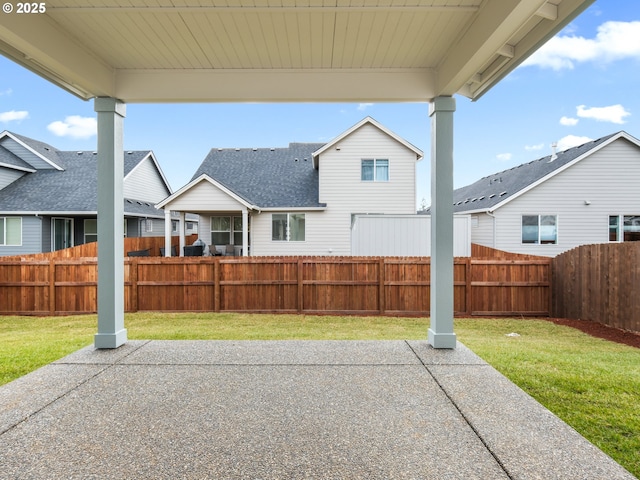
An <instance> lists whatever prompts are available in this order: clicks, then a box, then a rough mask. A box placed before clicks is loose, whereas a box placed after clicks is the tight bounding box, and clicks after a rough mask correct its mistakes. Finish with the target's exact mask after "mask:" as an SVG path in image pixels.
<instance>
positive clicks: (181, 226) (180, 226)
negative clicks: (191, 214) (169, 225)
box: [178, 212, 187, 252]
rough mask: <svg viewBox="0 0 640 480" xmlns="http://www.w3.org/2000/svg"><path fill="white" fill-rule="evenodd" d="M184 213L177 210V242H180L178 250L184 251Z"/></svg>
mask: <svg viewBox="0 0 640 480" xmlns="http://www.w3.org/2000/svg"><path fill="white" fill-rule="evenodd" d="M184 220H185V213H184V212H179V213H178V235H179V237H178V238H179V243H180V250H181V251H183V252H184V246H185V245H186V244H187V242H186V238H185V236H184V232H185V222H184Z"/></svg>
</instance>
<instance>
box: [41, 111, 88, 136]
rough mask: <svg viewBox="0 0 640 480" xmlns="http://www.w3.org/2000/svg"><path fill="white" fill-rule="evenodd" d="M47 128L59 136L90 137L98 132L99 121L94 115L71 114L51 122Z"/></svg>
mask: <svg viewBox="0 0 640 480" xmlns="http://www.w3.org/2000/svg"><path fill="white" fill-rule="evenodd" d="M47 129H48V130H49V131H50V132H52V133H53V134H54V135H57V136H59V137H71V138H89V137H92V136H94V135H95V134H96V133H97V131H98V122H97V120H96V119H95V118H93V117H81V116H79V115H71V116H69V117H66V118H65V119H64V121H60V120H58V121H55V122H53V123H50V124H49V125H47Z"/></svg>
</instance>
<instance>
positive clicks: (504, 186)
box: [453, 131, 640, 213]
mask: <svg viewBox="0 0 640 480" xmlns="http://www.w3.org/2000/svg"><path fill="white" fill-rule="evenodd" d="M619 138H625V139H626V140H628V141H630V142H632V143H634V144H636V145H637V146H639V147H640V142H639V141H638V140H637V139H635V138H634V137H632V136H631V135H629V134H627V133H626V132H623V131H621V132H618V133H613V134H611V135H607V136H605V137H602V138H599V139H597V140H593V141H590V142H587V143H584V144H582V145H579V146H577V147H573V148H570V149H568V150H564V151H562V152H558V153H557V154H555V155H548V156H546V157H542V158H539V159H537V160H533V161H531V162H528V163H524V164H522V165H518V166H516V167H513V168H510V169H509V170H503V171H502V172H498V173H494V174H492V175H487V176H486V177H483V178H481V179H480V180H478V181H477V182H475V183H472V184H471V185H467V186H465V187H462V188H458V189H456V190H455V191H454V192H453V202H454V206H453V211H454V212H456V213H459V212H465V213H477V212H486V211H489V212H491V211H494V210H496V209H497V208H500V207H501V206H503V205H504V204H506V203H508V202H510V201H511V200H513V199H515V198H517V197H519V196H520V195H522V194H524V193H525V192H527V191H528V190H530V189H531V188H533V187H535V186H537V185H539V184H540V183H542V182H544V181H546V180H548V179H549V178H551V177H553V176H555V175H557V174H558V173H560V172H562V171H563V170H565V169H567V168H569V167H571V166H572V165H574V164H575V163H577V162H579V161H580V160H582V159H584V158H586V157H588V156H589V155H591V154H592V153H594V152H595V151H597V150H600V149H601V148H603V147H604V146H606V145H608V144H610V143H611V142H613V141H615V140H617V139H619Z"/></svg>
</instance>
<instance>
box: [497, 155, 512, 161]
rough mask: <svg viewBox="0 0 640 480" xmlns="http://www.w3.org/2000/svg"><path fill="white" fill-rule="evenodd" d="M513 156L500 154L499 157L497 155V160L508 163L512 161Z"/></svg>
mask: <svg viewBox="0 0 640 480" xmlns="http://www.w3.org/2000/svg"><path fill="white" fill-rule="evenodd" d="M512 156H513V155H511V154H510V153H499V154H498V155H496V158H497V159H498V160H500V161H501V162H508V161H509V160H511V157H512Z"/></svg>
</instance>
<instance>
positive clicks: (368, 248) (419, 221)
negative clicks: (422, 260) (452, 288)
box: [351, 215, 471, 257]
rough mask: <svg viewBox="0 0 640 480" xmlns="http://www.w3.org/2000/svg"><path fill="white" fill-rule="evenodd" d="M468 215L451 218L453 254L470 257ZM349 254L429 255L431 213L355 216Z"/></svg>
mask: <svg viewBox="0 0 640 480" xmlns="http://www.w3.org/2000/svg"><path fill="white" fill-rule="evenodd" d="M470 223H471V222H470V217H469V215H455V217H454V219H453V240H454V244H453V255H454V256H455V257H470V256H471V232H470ZM351 254H352V255H359V256H360V255H362V256H367V255H373V256H424V257H428V256H430V255H431V216H430V215H358V216H356V221H355V223H354V225H353V228H352V232H351Z"/></svg>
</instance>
